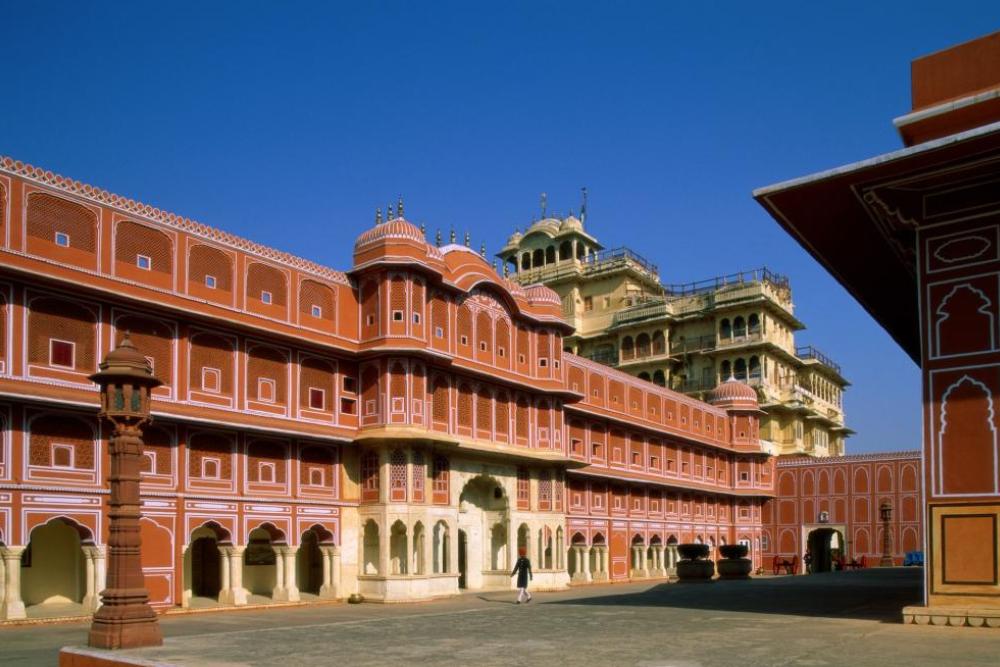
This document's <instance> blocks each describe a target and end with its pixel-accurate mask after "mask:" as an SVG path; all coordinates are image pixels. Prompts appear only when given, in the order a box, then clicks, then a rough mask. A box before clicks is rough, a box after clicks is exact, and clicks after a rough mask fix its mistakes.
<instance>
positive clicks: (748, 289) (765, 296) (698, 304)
mask: <svg viewBox="0 0 1000 667" xmlns="http://www.w3.org/2000/svg"><path fill="white" fill-rule="evenodd" d="M663 288H664V291H665V292H666V298H667V301H668V302H669V303H670V305H671V306H672V307H673V312H674V314H675V315H676V316H678V317H680V316H683V315H689V314H690V315H693V314H696V313H705V312H708V311H711V310H715V309H717V308H723V307H729V306H736V305H739V304H742V303H752V302H755V301H761V300H763V301H767V302H768V303H770V304H772V305H774V306H775V307H777V308H778V309H780V310H781V311H783V312H784V313H785V314H787V316H788V317H789V318H791V319H794V312H795V306H794V304H793V303H792V288H791V283H790V282H789V280H788V278H787V277H786V276H783V275H780V274H777V273H775V272H773V271H771V270H770V269H768V268H767V267H762V268H759V269H753V270H750V271H741V272H738V273H731V274H729V275H724V276H716V277H714V278H709V279H707V280H700V281H697V282H693V283H683V284H676V285H664V286H663Z"/></svg>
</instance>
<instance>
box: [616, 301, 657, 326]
mask: <svg viewBox="0 0 1000 667" xmlns="http://www.w3.org/2000/svg"><path fill="white" fill-rule="evenodd" d="M669 314H670V310H669V308H668V307H667V304H666V303H664V302H662V301H660V302H657V303H649V304H646V305H642V306H633V307H632V308H629V309H628V310H622V311H619V312H617V313H615V314H614V316H613V317H612V318H611V326H612V327H620V326H624V325H625V324H632V323H633V322H641V321H643V320H650V319H653V318H657V317H666V316H667V315H669Z"/></svg>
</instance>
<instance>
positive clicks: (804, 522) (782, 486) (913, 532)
mask: <svg viewBox="0 0 1000 667" xmlns="http://www.w3.org/2000/svg"><path fill="white" fill-rule="evenodd" d="M920 468H921V463H920V452H917V451H912V452H891V453H881V454H859V455H854V456H838V457H830V458H789V459H783V460H779V461H778V462H777V466H776V470H775V491H776V497H775V498H773V499H770V500H768V501H766V502H765V503H764V517H763V523H764V528H763V531H764V540H763V542H764V548H763V552H764V556H765V559H769V558H773V556H775V555H781V556H783V557H786V558H788V557H791V556H793V555H798V556H799V558H800V560H801V558H802V556H803V554H804V553H805V551H806V540H807V539H808V534H809V532H810V531H811V530H814V529H816V528H821V527H823V526H824V525H826V526H828V527H832V528H836V529H838V530H843V531H844V538H845V540H846V541H847V545H846V552H847V555H848V556H850V557H852V558H855V559H859V558H860V557H861V556H865V557H866V558H867V559H868V561H869V563H871V562H872V561H873V559H874V562H877V561H878V559H879V558H880V557H881V555H882V535H883V524H882V521H881V519H880V517H879V507H880V506H881V504H882V502H883V501H888V502H889V504H890V505H891V506H892V518H891V521H890V523H889V531H890V536H891V540H892V549H891V552H892V557H893V560H894V562H896V563H897V564H901V563H902V561H903V557H904V555H905V554H906V552H908V551H918V550H922V549H923V541H924V537H923V522H922V511H921V507H922V502H923V501H922V498H921V491H920V479H921V469H920ZM821 512H827V513H828V514H829V516H828V521H827V522H826V524H824V523H821V522H820V513H821Z"/></svg>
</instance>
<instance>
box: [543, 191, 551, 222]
mask: <svg viewBox="0 0 1000 667" xmlns="http://www.w3.org/2000/svg"><path fill="white" fill-rule="evenodd" d="M548 207H549V196H548V195H547V194H546V193H544V192H543V193H542V220H544V219H545V210H546V209H547V208H548Z"/></svg>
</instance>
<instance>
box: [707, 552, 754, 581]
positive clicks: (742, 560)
mask: <svg viewBox="0 0 1000 667" xmlns="http://www.w3.org/2000/svg"><path fill="white" fill-rule="evenodd" d="M719 553H721V554H722V558H720V559H719V561H718V563H716V564H717V565H718V567H719V578H720V579H749V578H750V572H751V571H752V570H753V563H752V562H751V561H750V559H749V558H747V546H746V545H745V544H723V545H722V546H720V547H719Z"/></svg>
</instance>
